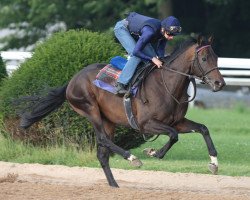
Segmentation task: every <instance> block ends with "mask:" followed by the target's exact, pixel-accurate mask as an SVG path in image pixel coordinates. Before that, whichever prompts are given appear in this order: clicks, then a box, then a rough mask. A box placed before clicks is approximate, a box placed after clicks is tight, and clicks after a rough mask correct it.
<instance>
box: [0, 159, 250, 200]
mask: <svg viewBox="0 0 250 200" xmlns="http://www.w3.org/2000/svg"><path fill="white" fill-rule="evenodd" d="M113 173H114V176H115V178H116V180H117V182H118V184H119V185H120V188H118V189H116V188H115V189H114V188H110V187H109V186H108V185H107V182H106V178H105V176H104V174H103V172H102V170H101V169H93V168H80V167H65V166H58V165H57V166H54V165H53V166H52V165H40V164H16V163H7V162H0V199H4V200H10V199H11V200H16V199H20V200H21V199H22V200H26V199H43V200H47V199H51V200H52V199H53V200H55V199H60V200H65V199H70V200H71V199H93V200H94V199H95V200H96V199H106V200H117V199H122V200H128V199H129V200H132V199H133V200H134V199H143V200H145V199H152V200H156V199H157V200H158V199H169V200H177V199H178V200H179V199H182V200H188V199H190V200H191V199H192V200H196V199H197V200H198V199H199V200H204V199H209V200H211V199H213V200H214V199H218V200H231V199H234V200H238V199H242V200H245V199H249V200H250V177H229V176H219V175H217V176H215V175H201V174H187V173H168V172H155V171H139V170H130V171H127V170H117V169H113Z"/></svg>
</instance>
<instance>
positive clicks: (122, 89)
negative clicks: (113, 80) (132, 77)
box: [116, 82, 127, 94]
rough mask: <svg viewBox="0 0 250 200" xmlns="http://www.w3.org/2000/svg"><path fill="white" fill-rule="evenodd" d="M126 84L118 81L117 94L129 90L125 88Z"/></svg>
mask: <svg viewBox="0 0 250 200" xmlns="http://www.w3.org/2000/svg"><path fill="white" fill-rule="evenodd" d="M125 87H126V86H125V85H124V84H122V83H119V82H117V85H116V94H125V93H126V92H127V90H126V89H125Z"/></svg>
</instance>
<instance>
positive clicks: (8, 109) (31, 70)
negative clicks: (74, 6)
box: [0, 30, 141, 148]
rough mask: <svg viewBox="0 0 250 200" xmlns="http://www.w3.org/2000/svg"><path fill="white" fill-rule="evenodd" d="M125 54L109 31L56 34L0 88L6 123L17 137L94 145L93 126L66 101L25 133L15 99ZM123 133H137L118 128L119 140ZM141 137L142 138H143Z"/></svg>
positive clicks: (2, 109) (0, 101)
mask: <svg viewBox="0 0 250 200" xmlns="http://www.w3.org/2000/svg"><path fill="white" fill-rule="evenodd" d="M123 54H124V51H123V50H122V48H121V46H120V45H119V44H118V43H116V42H115V41H114V38H113V36H111V35H108V34H103V33H96V32H90V31H87V30H79V31H75V30H71V31H68V32H65V33H57V34H54V35H53V36H52V37H51V38H49V39H48V40H47V41H45V42H43V43H42V44H40V45H39V46H38V47H37V48H36V50H35V52H34V54H33V55H32V58H30V59H29V60H27V61H26V62H24V63H23V64H21V66H20V68H19V69H18V70H16V71H15V72H14V73H13V74H12V76H11V78H9V79H8V80H5V81H4V82H3V85H2V87H1V89H0V112H1V113H2V114H3V118H4V125H3V126H4V127H7V132H9V133H11V134H12V135H13V136H14V137H18V138H21V139H24V140H28V141H31V142H33V143H38V144H44V145H47V144H48V143H49V144H67V145H73V146H77V147H78V148H82V147H83V146H85V144H86V141H87V142H88V143H87V144H86V146H89V143H90V144H94V134H93V129H92V127H91V125H90V124H89V123H88V121H87V120H86V119H84V118H82V117H80V116H79V115H78V114H76V113H75V112H74V111H72V109H70V108H69V105H68V104H67V103H65V104H64V105H63V106H62V107H61V108H60V109H59V110H58V112H54V113H52V114H51V115H49V116H48V117H46V118H45V119H44V120H42V121H41V122H40V123H36V124H35V125H33V126H32V128H30V129H29V130H28V131H26V132H23V131H22V130H19V129H18V128H17V127H18V123H19V121H18V117H17V116H16V114H15V107H14V106H13V103H12V102H13V99H16V98H18V97H20V96H27V95H36V94H39V95H41V94H45V93H46V91H47V90H48V89H49V88H51V87H59V86H62V85H64V84H65V83H67V82H69V80H70V79H71V78H72V76H73V75H74V74H75V73H77V72H78V71H79V70H81V69H82V68H83V67H85V66H87V65H88V64H91V63H96V62H100V63H101V62H108V61H109V60H110V58H112V57H113V56H116V55H123ZM14 102H15V101H14ZM2 129H3V127H2ZM123 132H131V133H132V134H133V133H134V131H132V130H129V131H128V130H127V129H126V130H123V129H119V130H118V138H117V141H118V143H119V141H122V140H123V139H122V138H123V136H122V135H123V134H122V133H123ZM127 137H128V136H126V138H127ZM136 137H137V136H136ZM133 138H135V137H134V136H132V137H131V140H133ZM138 138H139V141H140V140H141V138H140V137H138ZM122 142H123V143H124V141H122ZM128 142H129V141H128ZM131 145H132V146H133V144H132V143H130V144H126V145H123V146H125V147H127V148H130V147H132V146H131ZM91 146H93V145H91Z"/></svg>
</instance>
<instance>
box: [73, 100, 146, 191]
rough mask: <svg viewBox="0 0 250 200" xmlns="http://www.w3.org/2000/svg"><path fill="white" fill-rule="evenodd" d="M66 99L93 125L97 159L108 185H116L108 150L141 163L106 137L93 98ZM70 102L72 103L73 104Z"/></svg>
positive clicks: (102, 120)
mask: <svg viewBox="0 0 250 200" xmlns="http://www.w3.org/2000/svg"><path fill="white" fill-rule="evenodd" d="M68 100H69V103H70V104H71V106H72V108H73V109H74V110H75V111H76V112H77V113H79V114H80V115H82V116H85V117H87V118H88V120H89V121H90V122H91V124H92V125H93V127H94V130H95V133H96V141H97V147H98V150H97V153H98V155H97V156H98V159H99V161H100V163H101V165H102V168H103V170H104V173H105V175H106V178H107V180H108V182H109V184H110V186H113V187H117V186H118V185H117V183H116V182H115V180H114V177H113V175H112V172H111V170H110V167H109V164H108V163H109V162H108V161H109V151H112V152H114V153H117V154H119V155H121V156H122V157H123V158H124V159H127V160H129V161H130V162H131V163H132V164H133V165H134V166H141V165H142V163H141V162H140V161H139V160H138V159H137V158H136V157H135V156H133V155H132V154H130V152H129V151H125V150H124V149H122V148H120V147H118V146H117V145H115V144H114V143H113V142H112V141H111V140H110V139H109V138H108V135H109V134H108V133H107V132H106V130H105V118H104V117H102V116H101V114H100V111H99V108H98V104H97V103H95V101H94V100H90V101H86V100H85V101H84V102H78V103H74V102H73V101H72V100H71V101H70V99H69V98H68ZM72 102H73V103H74V105H73V103H72Z"/></svg>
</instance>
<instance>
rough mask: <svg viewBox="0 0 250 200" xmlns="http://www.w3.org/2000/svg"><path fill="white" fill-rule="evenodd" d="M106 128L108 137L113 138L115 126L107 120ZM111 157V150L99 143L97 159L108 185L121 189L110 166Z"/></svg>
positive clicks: (105, 122)
mask: <svg viewBox="0 0 250 200" xmlns="http://www.w3.org/2000/svg"><path fill="white" fill-rule="evenodd" d="M104 128H105V130H106V132H107V134H108V137H109V138H112V137H113V134H114V129H115V127H114V125H113V124H112V123H110V122H108V121H106V120H105V121H104ZM109 156H110V150H109V149H108V148H107V147H104V146H102V145H100V144H99V143H97V158H98V160H99V162H100V164H101V166H102V169H103V171H104V173H105V176H106V178H107V180H108V183H109V185H110V186H113V187H119V186H118V184H117V183H116V181H115V179H114V177H113V174H112V172H111V169H110V166H109Z"/></svg>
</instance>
